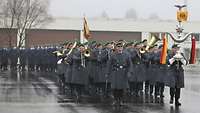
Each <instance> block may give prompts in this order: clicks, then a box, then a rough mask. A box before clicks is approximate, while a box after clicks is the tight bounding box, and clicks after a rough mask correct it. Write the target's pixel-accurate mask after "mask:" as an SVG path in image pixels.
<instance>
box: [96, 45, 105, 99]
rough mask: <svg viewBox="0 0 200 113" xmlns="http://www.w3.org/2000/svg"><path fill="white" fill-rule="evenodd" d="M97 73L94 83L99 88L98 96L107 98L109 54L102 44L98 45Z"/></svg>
mask: <svg viewBox="0 0 200 113" xmlns="http://www.w3.org/2000/svg"><path fill="white" fill-rule="evenodd" d="M96 54H97V72H96V76H95V78H94V82H95V84H96V87H97V91H98V94H102V95H103V96H106V87H107V86H106V85H107V84H106V82H107V78H106V69H107V62H108V53H107V51H106V48H103V46H102V45H101V44H98V45H97V52H96Z"/></svg>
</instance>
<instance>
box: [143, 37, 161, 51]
mask: <svg viewBox="0 0 200 113" xmlns="http://www.w3.org/2000/svg"><path fill="white" fill-rule="evenodd" d="M159 40H160V39H159V38H158V37H157V36H155V35H152V36H151V39H150V41H149V42H148V44H147V46H146V47H145V48H144V47H142V48H141V49H140V53H145V52H147V51H148V50H149V48H150V47H152V46H153V45H154V44H155V43H156V42H158V41H159Z"/></svg>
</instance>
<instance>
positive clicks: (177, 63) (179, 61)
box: [169, 44, 187, 106]
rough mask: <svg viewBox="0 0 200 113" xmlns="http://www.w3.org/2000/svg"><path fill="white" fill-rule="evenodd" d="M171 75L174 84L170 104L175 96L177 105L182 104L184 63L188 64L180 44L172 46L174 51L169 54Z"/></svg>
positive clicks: (171, 88) (171, 87) (171, 89)
mask: <svg viewBox="0 0 200 113" xmlns="http://www.w3.org/2000/svg"><path fill="white" fill-rule="evenodd" d="M169 63H170V72H171V73H170V75H171V77H173V81H171V82H174V83H173V85H171V86H170V104H173V102H174V97H175V105H176V106H180V105H181V103H180V102H179V98H180V93H181V88H184V69H183V67H182V65H186V64H187V60H186V58H185V57H184V54H183V53H181V52H180V46H179V45H176V44H175V45H173V46H172V52H171V54H170V55H169Z"/></svg>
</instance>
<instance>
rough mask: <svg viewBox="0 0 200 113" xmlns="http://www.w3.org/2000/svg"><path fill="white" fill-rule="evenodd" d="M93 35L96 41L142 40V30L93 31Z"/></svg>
mask: <svg viewBox="0 0 200 113" xmlns="http://www.w3.org/2000/svg"><path fill="white" fill-rule="evenodd" d="M91 37H92V39H93V40H96V41H100V42H101V41H113V40H120V39H123V40H126V41H141V39H142V33H141V32H115V31H93V32H92V33H91Z"/></svg>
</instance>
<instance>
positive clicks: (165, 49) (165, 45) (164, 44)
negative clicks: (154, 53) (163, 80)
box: [160, 34, 168, 64]
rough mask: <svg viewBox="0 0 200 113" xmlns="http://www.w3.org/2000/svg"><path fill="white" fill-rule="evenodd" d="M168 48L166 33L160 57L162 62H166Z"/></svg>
mask: <svg viewBox="0 0 200 113" xmlns="http://www.w3.org/2000/svg"><path fill="white" fill-rule="evenodd" d="M167 48H168V43H167V38H166V34H165V35H164V37H163V47H162V52H161V57H160V64H166V60H167Z"/></svg>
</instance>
